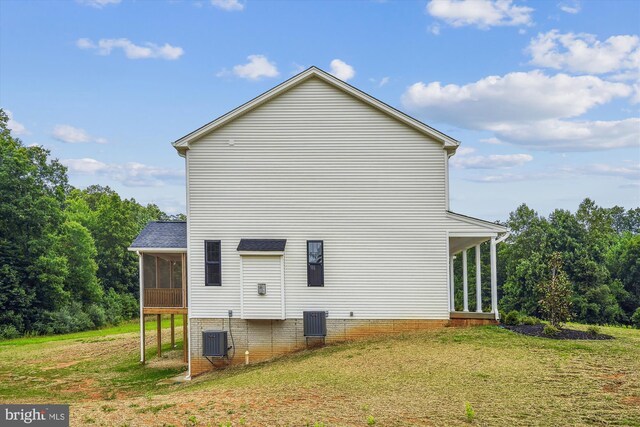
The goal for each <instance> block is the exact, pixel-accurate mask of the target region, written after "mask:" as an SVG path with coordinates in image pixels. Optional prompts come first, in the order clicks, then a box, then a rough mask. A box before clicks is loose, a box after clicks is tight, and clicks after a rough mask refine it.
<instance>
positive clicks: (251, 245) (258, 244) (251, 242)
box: [238, 239, 287, 252]
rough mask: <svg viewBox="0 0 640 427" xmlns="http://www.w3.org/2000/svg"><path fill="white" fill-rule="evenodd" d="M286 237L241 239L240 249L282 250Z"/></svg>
mask: <svg viewBox="0 0 640 427" xmlns="http://www.w3.org/2000/svg"><path fill="white" fill-rule="evenodd" d="M286 244H287V241H286V240H285V239H240V244H239V245H238V251H259V252H282V251H284V247H285V245H286Z"/></svg>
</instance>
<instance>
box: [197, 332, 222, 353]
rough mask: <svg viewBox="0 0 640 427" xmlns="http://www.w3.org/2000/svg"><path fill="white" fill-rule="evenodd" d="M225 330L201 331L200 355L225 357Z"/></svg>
mask: <svg viewBox="0 0 640 427" xmlns="http://www.w3.org/2000/svg"><path fill="white" fill-rule="evenodd" d="M227 349H228V343H227V331H203V332H202V355H203V356H208V357H227Z"/></svg>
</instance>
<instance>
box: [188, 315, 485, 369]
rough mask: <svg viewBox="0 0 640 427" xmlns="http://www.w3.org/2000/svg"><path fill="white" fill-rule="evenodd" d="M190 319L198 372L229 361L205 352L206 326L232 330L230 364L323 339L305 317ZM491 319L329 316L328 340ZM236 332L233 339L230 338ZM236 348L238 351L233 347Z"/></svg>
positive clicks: (474, 323)
mask: <svg viewBox="0 0 640 427" xmlns="http://www.w3.org/2000/svg"><path fill="white" fill-rule="evenodd" d="M190 321H191V334H190V342H191V345H190V352H191V366H190V368H191V375H192V376H196V375H199V374H202V373H204V372H207V371H210V370H213V369H215V368H219V367H223V366H226V365H228V364H229V361H227V360H226V359H225V360H220V359H211V358H210V360H212V361H213V364H212V363H211V362H210V361H209V360H207V359H206V358H205V357H204V356H202V332H203V331H206V330H224V331H230V332H231V334H229V335H228V338H229V345H230V346H231V345H233V346H234V348H233V349H231V350H230V351H229V357H230V362H231V364H242V363H244V360H245V351H247V350H249V362H250V363H256V362H261V361H264V360H268V359H271V358H273V357H276V356H280V355H283V354H286V353H291V352H294V351H298V350H303V349H305V348H307V347H313V346H317V345H319V344H321V343H322V340H318V339H311V338H310V339H309V341H308V343H307V340H306V339H305V337H304V330H303V322H302V319H287V320H242V319H237V318H236V319H234V318H231V319H199V318H193V319H190ZM496 323H497V322H496V321H495V320H488V319H453V320H448V319H443V320H378V319H327V336H326V340H325V342H326V343H327V344H330V343H337V342H343V341H351V340H358V339H362V338H366V337H370V336H378V335H390V334H395V333H400V332H406V331H418V330H426V329H436V328H443V327H446V326H454V327H465V326H478V325H494V324H496ZM232 335H233V340H232V339H231V338H232ZM234 350H235V351H234Z"/></svg>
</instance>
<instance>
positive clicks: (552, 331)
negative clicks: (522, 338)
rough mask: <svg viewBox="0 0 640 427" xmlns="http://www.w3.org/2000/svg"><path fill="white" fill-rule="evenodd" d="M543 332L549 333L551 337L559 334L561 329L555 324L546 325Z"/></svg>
mask: <svg viewBox="0 0 640 427" xmlns="http://www.w3.org/2000/svg"><path fill="white" fill-rule="evenodd" d="M542 333H543V334H545V335H548V336H550V337H553V336H555V335H558V334H559V333H560V329H558V328H556V327H555V326H553V325H545V326H544V329H543V330H542Z"/></svg>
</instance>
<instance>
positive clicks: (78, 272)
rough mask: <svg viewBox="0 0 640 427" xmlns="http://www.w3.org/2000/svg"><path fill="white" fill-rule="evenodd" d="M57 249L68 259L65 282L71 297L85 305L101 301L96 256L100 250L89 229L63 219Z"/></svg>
mask: <svg viewBox="0 0 640 427" xmlns="http://www.w3.org/2000/svg"><path fill="white" fill-rule="evenodd" d="M57 249H58V251H59V253H60V254H61V255H62V256H64V257H65V258H66V260H67V270H68V275H67V278H66V280H65V282H64V286H65V290H66V291H68V293H69V295H70V296H71V298H72V299H73V300H74V301H78V302H80V303H82V304H83V305H88V304H91V303H99V302H101V300H102V294H103V292H102V288H101V287H100V286H99V285H98V279H97V277H96V272H97V270H98V266H97V264H96V262H95V259H94V258H95V257H96V254H97V251H96V247H95V244H94V242H93V238H92V237H91V234H90V233H89V230H87V229H86V228H85V227H84V226H83V225H82V224H80V223H78V222H76V221H66V222H64V223H63V224H62V227H61V231H60V235H59V237H58V247H57Z"/></svg>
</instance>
